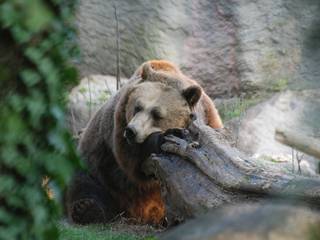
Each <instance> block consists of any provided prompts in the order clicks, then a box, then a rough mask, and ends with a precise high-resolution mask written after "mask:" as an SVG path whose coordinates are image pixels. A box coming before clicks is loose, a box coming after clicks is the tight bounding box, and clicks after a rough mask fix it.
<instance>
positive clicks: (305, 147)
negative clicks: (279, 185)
mask: <svg viewBox="0 0 320 240" xmlns="http://www.w3.org/2000/svg"><path fill="white" fill-rule="evenodd" d="M275 139H276V140H277V141H278V142H280V143H282V144H284V145H287V146H289V147H293V148H295V149H297V150H299V151H301V152H304V153H306V154H309V155H311V156H313V157H315V158H318V159H319V160H320V141H319V140H318V139H316V138H313V137H309V136H306V135H302V134H299V133H297V132H294V131H289V130H284V129H276V132H275Z"/></svg>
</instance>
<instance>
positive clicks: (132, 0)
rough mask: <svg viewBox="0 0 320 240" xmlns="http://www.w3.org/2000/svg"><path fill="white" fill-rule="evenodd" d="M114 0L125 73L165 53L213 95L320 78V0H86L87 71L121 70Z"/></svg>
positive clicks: (82, 36) (81, 23) (306, 84)
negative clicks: (117, 57)
mask: <svg viewBox="0 0 320 240" xmlns="http://www.w3.org/2000/svg"><path fill="white" fill-rule="evenodd" d="M115 3H116V8H117V16H118V19H119V33H120V65H121V72H122V74H123V75H124V76H125V77H130V75H131V74H132V73H133V71H134V70H135V69H136V67H137V66H139V65H140V64H141V63H142V62H143V61H145V60H149V59H154V58H156V59H159V58H164V59H168V60H171V61H173V62H175V63H176V64H178V65H179V66H180V67H181V68H182V69H183V71H185V73H186V74H187V75H190V76H191V77H193V78H195V79H197V80H199V81H200V82H201V83H202V84H203V85H204V87H205V89H206V90H207V92H209V95H210V96H211V97H217V96H220V97H230V96H234V95H239V94H244V95H253V94H256V93H257V92H258V93H259V92H260V91H265V90H271V91H278V90H282V89H285V88H288V87H289V88H294V89H304V88H313V87H319V86H320V81H318V79H319V77H320V71H319V67H318V66H319V64H320V44H319V43H320V40H319V39H320V27H319V26H320V17H319V14H318V12H319V10H320V1H318V0H307V1H301V0H291V1H287V0H272V1H264V0H256V1H252V0H223V1H222V0H218V1H211V0H199V1H192V0H180V1H176V0H154V1H148V0H121V1H111V0H109V1H105V0H80V1H79V7H78V11H77V28H78V32H79V44H80V48H81V51H82V58H81V61H80V62H79V63H78V67H79V69H80V72H81V73H82V75H83V76H87V75H89V74H107V75H115V72H116V20H115V11H114V5H115Z"/></svg>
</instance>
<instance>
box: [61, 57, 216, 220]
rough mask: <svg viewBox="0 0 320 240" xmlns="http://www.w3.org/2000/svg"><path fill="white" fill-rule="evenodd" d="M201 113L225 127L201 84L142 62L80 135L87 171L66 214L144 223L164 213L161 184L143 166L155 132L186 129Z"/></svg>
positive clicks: (73, 188) (77, 180)
mask: <svg viewBox="0 0 320 240" xmlns="http://www.w3.org/2000/svg"><path fill="white" fill-rule="evenodd" d="M195 114H196V115H197V117H198V119H199V118H200V120H201V121H203V122H204V123H205V124H208V125H209V126H211V127H214V128H219V127H222V123H221V120H220V117H219V115H218V112H217V110H216V109H215V107H214V105H213V102H212V101H211V100H210V98H209V97H208V96H207V95H206V94H205V93H204V91H203V90H202V88H201V87H200V86H199V85H198V84H197V83H196V82H195V81H193V80H191V79H189V78H187V77H186V76H185V75H183V74H182V73H181V72H180V70H179V69H178V68H177V67H176V66H174V65H173V64H171V63H169V62H166V61H157V60H153V61H149V62H146V63H144V64H142V65H141V66H140V67H139V68H138V69H137V71H136V72H135V73H134V75H133V77H132V79H131V81H130V82H129V83H128V84H127V85H126V86H124V87H123V88H122V89H121V90H120V91H119V92H118V93H117V94H116V95H115V96H114V97H112V98H111V99H110V100H109V101H108V102H107V103H106V104H104V105H103V106H102V107H101V109H100V110H99V111H98V112H97V113H96V114H95V115H94V117H93V118H92V119H91V120H90V122H89V123H88V125H87V127H86V129H85V131H84V132H83V134H82V135H81V138H80V142H79V151H80V154H81V156H82V157H83V158H84V159H85V160H86V163H87V165H88V173H84V172H81V173H78V174H77V175H76V176H75V177H74V178H73V181H72V183H71V185H70V186H69V189H68V192H67V212H68V216H69V218H70V219H71V221H73V222H75V223H79V224H88V223H96V222H105V221H108V220H110V219H112V218H114V217H115V216H116V215H117V214H118V213H121V212H125V213H126V214H127V215H128V216H130V217H133V218H135V219H137V220H138V221H140V222H143V223H152V224H160V223H161V222H162V221H163V219H164V217H165V211H166V210H165V206H164V203H163V200H162V198H161V192H160V185H159V183H158V182H157V181H156V180H153V179H152V178H150V177H148V176H146V175H145V174H144V173H143V171H142V169H141V166H142V164H143V162H144V161H145V160H147V158H148V156H149V153H150V152H147V151H146V148H145V147H144V141H145V140H146V139H147V138H148V136H150V135H151V134H153V133H156V132H166V131H170V129H176V128H179V129H184V128H187V127H188V126H189V124H190V123H191V122H192V121H193V119H194V115H195Z"/></svg>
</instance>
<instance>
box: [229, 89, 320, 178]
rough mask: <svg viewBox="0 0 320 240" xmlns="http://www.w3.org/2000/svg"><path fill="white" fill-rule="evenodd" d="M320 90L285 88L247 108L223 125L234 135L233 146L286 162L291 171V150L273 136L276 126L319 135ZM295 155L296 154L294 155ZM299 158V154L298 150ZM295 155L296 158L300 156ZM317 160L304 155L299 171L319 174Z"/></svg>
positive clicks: (266, 157) (314, 135) (313, 135)
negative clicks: (281, 91) (286, 89)
mask: <svg viewBox="0 0 320 240" xmlns="http://www.w3.org/2000/svg"><path fill="white" fill-rule="evenodd" d="M319 119H320V91H319V90H304V91H289V90H288V91H285V92H283V93H278V94H277V95H275V96H273V97H271V98H270V99H268V100H266V101H264V102H262V103H260V104H258V105H256V106H254V107H251V108H249V110H247V111H246V112H245V113H243V114H242V116H241V117H240V119H239V118H238V119H236V120H233V121H231V122H229V123H227V124H226V125H227V126H228V127H229V128H231V130H232V132H233V134H234V135H235V138H236V139H237V140H236V146H237V148H239V149H240V150H242V151H243V152H245V153H247V154H250V155H254V156H255V157H257V156H260V157H261V158H262V159H265V160H269V161H273V162H278V163H279V164H282V165H283V164H285V165H287V166H288V169H291V171H297V170H298V165H297V162H296V161H295V162H294V164H295V167H294V168H295V169H293V166H292V149H291V148H289V147H287V146H284V145H282V144H281V143H279V142H277V141H276V140H275V139H274V134H275V129H276V128H284V129H293V130H295V131H299V132H301V133H302V134H305V135H309V136H312V137H315V138H319V137H320V122H319ZM294 155H296V154H294ZM298 155H299V156H300V157H301V156H302V154H301V153H298ZM299 156H298V157H299ZM318 162H319V160H315V159H314V158H312V157H309V156H307V155H304V156H303V157H302V161H301V164H300V165H301V167H302V171H303V173H304V174H306V175H314V174H318V172H319V171H318Z"/></svg>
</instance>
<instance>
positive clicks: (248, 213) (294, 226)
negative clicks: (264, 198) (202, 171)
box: [160, 203, 320, 240]
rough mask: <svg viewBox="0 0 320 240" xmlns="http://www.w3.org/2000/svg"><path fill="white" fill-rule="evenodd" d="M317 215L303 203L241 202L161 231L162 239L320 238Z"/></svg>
mask: <svg viewBox="0 0 320 240" xmlns="http://www.w3.org/2000/svg"><path fill="white" fill-rule="evenodd" d="M319 224H320V215H319V212H316V211H311V210H310V209H308V208H305V207H302V206H300V207H299V206H286V205H281V204H270V203H269V204H265V205H262V204H241V205H236V206H228V207H224V208H222V209H219V210H215V211H212V212H210V213H208V214H207V215H205V216H201V217H198V218H196V219H194V220H191V221H188V222H187V223H185V224H183V225H181V226H178V227H177V228H175V229H173V230H171V231H169V232H167V233H164V234H163V236H162V237H161V238H160V239H162V240H230V239H237V240H264V239H269V240H279V239H281V240H302V239H320V231H319Z"/></svg>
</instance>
